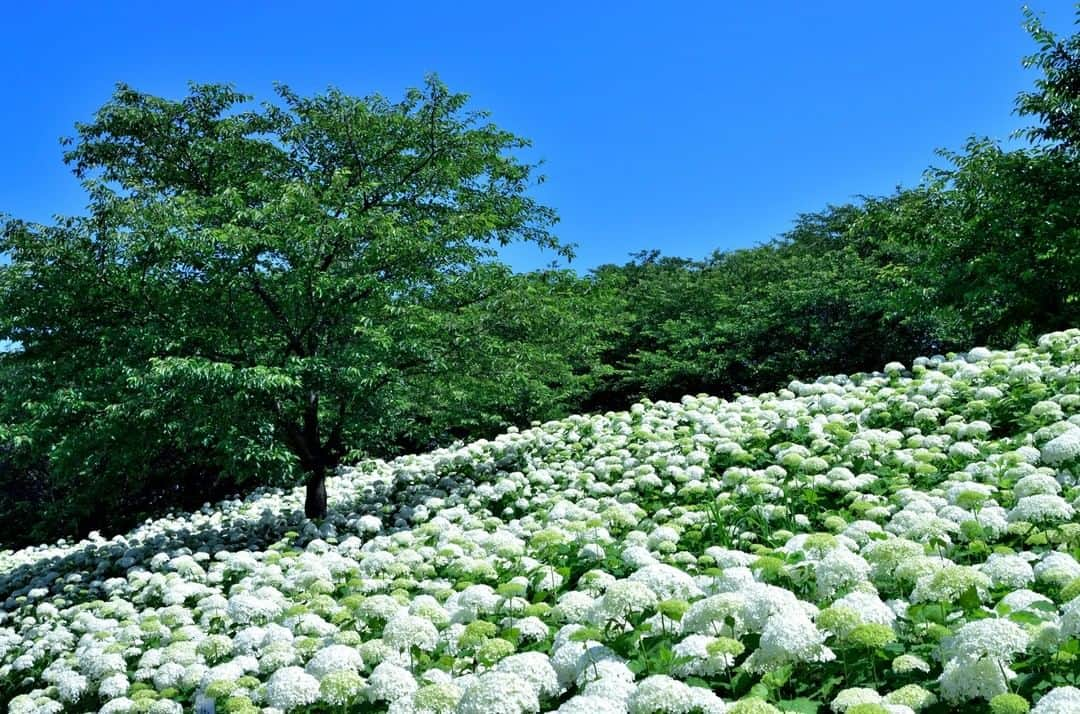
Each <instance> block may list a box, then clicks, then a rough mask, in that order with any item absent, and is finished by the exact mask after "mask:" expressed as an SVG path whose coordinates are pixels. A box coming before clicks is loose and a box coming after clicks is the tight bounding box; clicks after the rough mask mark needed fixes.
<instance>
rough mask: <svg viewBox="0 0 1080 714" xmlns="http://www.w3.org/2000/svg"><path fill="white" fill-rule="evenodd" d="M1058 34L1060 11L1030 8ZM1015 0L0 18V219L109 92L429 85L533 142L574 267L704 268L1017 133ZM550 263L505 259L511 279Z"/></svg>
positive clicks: (51, 189) (1020, 79)
mask: <svg viewBox="0 0 1080 714" xmlns="http://www.w3.org/2000/svg"><path fill="white" fill-rule="evenodd" d="M1032 4H1033V6H1034V7H1035V8H1036V9H1037V10H1039V11H1041V12H1043V13H1045V16H1046V19H1047V22H1048V24H1049V25H1050V27H1051V28H1052V29H1054V30H1055V31H1057V32H1059V33H1063V34H1069V33H1071V32H1072V31H1073V30H1074V27H1073V24H1072V23H1073V3H1072V2H1071V1H1070V0H1034V1H1033V2H1032ZM1020 7H1021V3H1020V2H1013V1H1012V0H1008V1H1006V0H949V1H947V2H941V1H940V0H936V1H926V0H909V1H908V2H903V3H899V2H889V3H886V2H874V1H867V0H862V1H861V2H841V1H839V0H834V1H822V2H805V1H795V0H791V1H784V2H781V1H779V0H773V1H769V0H759V1H757V2H752V3H751V2H747V3H736V2H698V3H678V2H665V3H659V2H650V3H637V2H618V3H608V2H582V1H580V0H579V1H578V2H572V3H570V2H567V3H564V2H547V1H545V2H542V3H506V2H502V3H473V2H466V1H462V2H453V3H408V2H397V3H369V2H348V3H344V2H343V3H318V2H308V3H268V2H263V3H240V2H229V1H227V0H218V1H217V2H213V3H208V2H183V3H134V2H132V3H116V2H94V3H74V2H69V3H60V2H50V1H48V0H42V1H41V2H30V3H22V4H19V5H15V4H11V5H10V6H9V7H7V8H6V9H5V19H4V22H5V25H6V28H7V31H6V32H5V41H4V43H3V44H2V45H0V64H2V66H3V67H4V74H5V80H4V103H5V109H4V111H3V112H0V142H2V145H0V156H2V157H3V171H0V213H7V214H9V215H14V216H18V217H22V218H27V219H31V220H38V221H47V220H49V218H50V216H51V215H53V214H56V213H62V214H63V213H78V212H80V211H81V210H82V207H83V205H84V200H83V194H82V191H81V189H80V187H79V185H78V182H77V181H76V180H75V179H74V177H72V176H71V175H70V173H69V172H68V170H67V168H66V167H65V166H64V165H63V163H62V161H61V149H60V146H59V143H58V139H59V137H61V136H63V135H69V134H71V133H72V125H73V123H74V122H75V121H78V120H85V119H88V118H89V117H90V116H91V114H92V113H93V111H94V109H96V108H97V107H98V106H100V105H101V104H102V103H103V102H104V101H105V100H106V99H107V98H108V96H109V94H110V92H111V90H112V86H113V84H114V83H115V82H117V81H124V82H127V83H129V84H131V85H133V86H135V87H136V88H137V89H140V90H143V91H148V92H153V93H158V94H164V95H169V96H181V95H182V94H183V92H184V89H185V84H186V82H187V81H188V80H195V81H199V82H209V81H224V82H231V83H233V84H235V85H236V86H237V87H238V88H239V89H241V90H242V91H245V92H248V93H251V94H254V95H256V97H257V98H269V97H270V96H271V92H272V83H273V82H275V81H281V82H285V83H287V84H289V85H291V86H293V87H294V88H295V89H297V90H298V91H300V92H303V93H309V92H314V91H318V90H321V89H324V88H325V87H326V86H328V85H335V86H338V87H340V88H342V89H343V90H345V91H348V92H350V93H354V94H368V93H372V92H380V93H383V94H385V95H387V96H389V97H392V98H396V97H398V96H400V94H401V93H402V91H403V90H404V88H405V87H408V86H414V85H418V84H420V83H421V81H422V79H423V76H424V74H425V73H427V72H430V71H435V72H438V73H439V74H440V76H441V77H442V79H443V80H444V81H445V82H446V83H447V84H448V85H449V86H450V88H451V89H452V90H455V91H463V92H467V93H469V94H471V95H472V97H473V106H475V107H477V108H485V109H488V110H490V111H491V112H492V115H493V117H492V118H493V120H494V121H495V122H496V123H498V124H500V125H502V126H504V127H505V128H507V129H510V130H512V131H514V132H516V133H518V134H522V135H524V136H527V137H529V138H531V139H532V140H533V142H534V145H535V146H534V149H533V150H532V152H531V154H530V156H532V157H533V158H543V159H544V160H545V162H546V166H545V169H544V172H545V173H546V175H547V177H548V181H547V183H546V184H545V185H544V186H543V187H541V188H540V189H539V190H538V191H537V192H536V195H537V196H538V197H539V198H541V199H542V200H543V201H544V202H546V203H547V204H548V205H551V206H553V207H554V208H555V209H557V210H558V211H559V213H560V215H561V217H562V222H561V223H560V224H559V226H558V234H559V236H560V237H561V238H562V239H564V240H566V241H569V242H573V243H576V244H578V249H577V251H578V259H577V260H575V261H574V263H573V264H572V266H573V267H575V268H577V269H579V270H586V269H588V268H590V267H593V266H596V265H599V264H601V263H606V262H624V261H625V260H626V259H627V256H628V254H629V253H631V252H633V251H637V250H642V249H647V248H659V249H661V250H663V252H665V253H667V254H672V255H683V256H689V257H701V256H704V255H707V254H708V253H710V252H711V251H713V250H715V249H733V248H740V247H747V246H751V245H754V244H757V243H759V242H762V241H764V240H768V239H769V238H771V237H774V236H776V235H777V234H779V233H781V232H783V231H784V230H786V229H787V228H788V227H790V225H791V222H792V219H793V218H794V217H795V216H796V215H797V214H798V213H800V212H806V211H814V210H818V209H821V208H823V207H824V206H825V205H826V204H828V203H842V202H845V201H848V200H851V199H852V198H853V197H854V196H856V195H857V194H881V193H888V192H891V191H892V189H893V188H894V187H896V186H897V185H901V184H902V185H913V184H915V183H917V182H918V180H919V178H920V175H921V172H922V171H923V169H925V168H926V167H927V166H928V165H929V164H931V163H934V162H935V161H938V160H937V159H936V157H935V156H934V149H935V148H937V147H949V148H959V147H960V146H961V145H962V143H963V141H964V139H965V138H966V137H967V136H969V135H972V134H976V135H987V136H991V137H998V138H1006V137H1007V136H1008V135H1009V133H1010V132H1011V131H1012V130H1013V129H1015V128H1016V127H1017V126H1019V125H1020V123H1021V122H1020V120H1019V119H1017V118H1016V117H1014V116H1012V115H1011V110H1012V102H1013V98H1014V97H1015V95H1016V93H1017V92H1018V91H1019V90H1021V89H1025V88H1028V87H1030V86H1031V84H1032V82H1033V81H1034V78H1035V76H1036V75H1035V73H1034V72H1033V71H1026V70H1024V69H1023V68H1022V66H1021V64H1020V60H1021V57H1022V56H1023V55H1025V54H1028V53H1029V52H1030V51H1032V49H1033V44H1032V43H1031V41H1030V40H1029V39H1028V37H1027V35H1026V34H1025V33H1024V31H1023V29H1022V22H1023V18H1022V15H1021V11H1020ZM551 257H552V256H551V255H550V254H549V255H546V256H545V255H540V254H538V252H537V251H535V250H533V249H531V248H526V247H516V248H511V249H508V250H507V251H506V252H505V258H506V259H507V260H508V261H510V262H511V264H513V265H514V266H515V267H516V268H519V269H530V268H534V267H538V266H540V265H543V264H544V263H546V262H547V261H549V260H550V259H551Z"/></svg>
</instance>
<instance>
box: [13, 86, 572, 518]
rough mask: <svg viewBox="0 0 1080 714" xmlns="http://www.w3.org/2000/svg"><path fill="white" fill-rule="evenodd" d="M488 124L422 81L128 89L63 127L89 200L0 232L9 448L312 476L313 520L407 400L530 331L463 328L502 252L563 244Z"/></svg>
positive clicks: (72, 458)
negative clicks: (261, 95) (353, 88)
mask: <svg viewBox="0 0 1080 714" xmlns="http://www.w3.org/2000/svg"><path fill="white" fill-rule="evenodd" d="M486 117H487V115H486V114H485V113H482V112H477V111H473V110H470V109H468V108H467V98H466V97H465V96H464V95H462V94H455V93H451V92H449V91H448V90H447V88H446V87H445V86H444V85H443V84H442V83H440V82H439V81H438V80H437V79H435V78H433V77H432V78H429V79H428V80H427V82H426V84H425V86H424V87H423V88H422V89H414V90H410V91H409V92H407V94H406V95H405V97H404V99H402V100H401V101H398V102H391V101H388V100H386V99H384V98H382V97H380V96H370V97H364V98H358V97H353V96H348V95H346V94H344V93H342V92H340V91H338V90H334V89H331V90H329V91H327V92H326V93H323V94H318V95H316V96H312V97H303V96H299V95H298V94H296V93H294V92H293V91H291V90H289V89H288V88H285V87H279V88H278V91H277V100H276V101H275V102H271V103H265V104H262V105H257V106H256V105H253V104H252V103H251V97H248V96H246V95H243V94H239V93H237V92H236V91H234V90H233V89H232V88H231V87H228V86H224V85H192V86H191V87H190V91H189V94H188V96H186V97H184V98H183V99H181V100H178V101H175V100H171V99H166V98H161V97H157V96H151V95H149V94H145V93H142V92H138V91H136V90H134V89H132V88H130V87H127V86H124V85H120V86H118V88H117V90H116V92H115V94H114V95H113V97H112V98H111V100H110V101H109V102H108V103H106V104H105V105H104V106H103V107H102V108H101V109H100V110H99V111H98V112H97V113H96V115H95V116H94V118H93V120H92V121H89V122H87V123H83V124H78V125H77V135H76V136H75V137H74V138H72V139H70V140H68V145H69V150H68V151H67V153H66V154H65V159H66V161H67V162H68V163H69V164H70V165H71V166H72V167H73V169H74V171H75V173H76V175H77V176H78V177H80V178H81V179H82V180H83V182H84V185H85V187H86V188H87V191H88V196H89V206H88V214H87V215H86V216H84V217H77V218H62V219H58V220H57V221H56V222H55V223H53V224H52V225H41V224H32V223H27V222H23V221H20V220H16V219H9V220H6V221H5V223H4V224H3V229H2V233H0V253H6V254H8V256H9V258H10V263H9V264H8V265H6V266H2V267H0V305H3V309H2V310H0V340H3V339H9V340H12V341H14V342H16V343H17V344H18V345H19V346H20V348H19V349H17V350H15V351H13V352H10V353H7V354H3V355H0V362H2V366H3V373H4V374H3V377H2V380H3V382H4V385H3V387H4V389H3V395H0V409H2V410H3V414H2V415H0V425H2V426H0V441H3V442H4V443H6V444H7V445H8V446H7V448H9V449H11V450H14V451H18V450H19V449H23V448H25V450H26V454H27V456H26V458H27V459H28V460H33V462H34V463H37V464H40V462H41V459H42V458H43V457H44V458H47V462H48V468H49V469H50V470H51V471H53V472H54V473H55V474H57V475H58V476H57V477H58V478H67V479H69V480H72V481H75V482H79V483H87V484H90V483H94V482H95V481H97V482H100V481H102V480H108V479H111V480H112V481H111V482H109V483H108V485H107V488H110V489H123V488H125V483H124V479H135V478H148V477H152V474H151V475H150V476H147V475H146V474H147V473H148V472H153V471H154V470H155V469H158V470H161V469H162V468H163V466H162V464H163V463H168V464H169V469H167V470H166V471H169V470H171V472H173V473H185V469H196V470H198V469H204V468H206V467H207V465H208V464H210V465H212V466H213V468H215V469H220V470H222V471H224V472H240V471H244V470H246V471H250V470H252V469H273V470H276V471H278V472H280V473H283V474H286V475H288V474H302V475H303V476H304V478H305V480H306V485H307V500H306V507H305V510H306V512H307V514H308V516H310V517H321V516H323V515H324V514H325V513H326V488H325V479H326V476H327V474H328V472H329V471H330V470H331V469H332V468H333V467H334V466H335V465H337V464H339V463H340V462H341V461H342V459H344V458H346V457H347V455H348V454H350V452H355V451H356V450H357V449H363V447H364V446H365V445H366V444H370V443H373V441H374V440H377V439H378V438H379V433H380V429H382V428H383V427H386V428H391V425H390V424H389V422H391V421H393V420H395V419H400V420H404V419H406V418H407V417H408V413H407V412H408V409H407V406H408V405H407V403H406V401H405V400H406V396H407V395H411V398H416V395H417V394H423V392H424V390H425V389H426V386H425V385H432V389H433V390H434V389H435V386H436V385H445V384H447V383H449V382H453V381H454V380H464V379H466V378H468V377H469V375H473V378H474V379H475V378H476V375H477V374H478V371H483V370H486V369H488V367H486V366H485V365H487V364H488V363H489V362H491V361H492V359H494V357H496V356H498V355H500V354H504V353H507V349H508V348H507V345H508V344H509V342H511V341H515V340H520V337H521V336H520V335H513V334H506V335H503V336H502V337H500V335H499V334H496V333H492V334H490V335H485V336H484V339H477V338H476V337H477V336H476V335H475V334H472V335H470V334H468V331H469V330H472V329H474V328H475V329H482V328H483V325H482V324H481V323H480V322H479V321H477V320H472V321H469V320H468V319H467V317H468V315H470V314H472V313H470V309H472V306H475V305H476V304H480V303H484V302H485V301H491V300H493V299H500V300H501V299H503V297H501V296H505V294H506V287H507V284H508V283H507V281H509V280H510V276H509V273H507V272H506V271H501V270H499V269H498V268H497V266H496V265H494V259H495V257H496V256H495V251H496V247H497V246H498V245H499V244H506V243H507V242H509V241H512V240H524V241H529V242H533V243H536V244H538V245H540V246H543V247H546V248H550V249H552V250H555V251H558V252H560V253H568V250H567V249H566V248H565V247H564V246H562V245H561V244H560V243H559V242H558V241H557V240H556V238H555V237H554V236H553V235H552V234H551V233H550V231H549V229H550V227H551V226H552V225H553V223H554V221H555V220H556V217H555V215H554V213H553V211H551V210H550V209H548V208H546V207H544V206H542V205H540V204H539V203H537V202H536V201H535V200H534V199H533V198H531V197H530V195H529V189H530V187H531V186H532V185H533V184H534V183H535V182H536V181H538V180H540V179H541V178H542V177H540V176H538V175H537V174H536V165H535V164H531V163H527V162H525V161H523V160H522V159H521V158H520V156H519V153H520V152H519V151H518V150H520V149H523V148H525V147H527V146H528V142H527V141H526V140H525V139H523V138H521V137H518V136H515V135H514V134H512V133H509V132H507V131H505V130H503V129H501V128H499V127H497V126H495V125H493V124H491V123H490V122H489V121H488V120H487V118H486ZM510 351H512V350H510ZM502 374H503V375H504V376H505V375H508V374H510V371H509V370H503V372H502ZM431 396H432V397H433V398H438V397H439V394H438V393H437V392H435V391H433V392H432V393H431ZM11 458H12V459H14V458H15V457H11ZM16 460H17V459H16Z"/></svg>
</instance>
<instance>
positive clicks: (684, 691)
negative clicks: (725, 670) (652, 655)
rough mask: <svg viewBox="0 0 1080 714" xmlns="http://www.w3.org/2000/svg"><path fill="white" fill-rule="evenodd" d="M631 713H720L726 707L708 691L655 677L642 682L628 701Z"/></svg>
mask: <svg viewBox="0 0 1080 714" xmlns="http://www.w3.org/2000/svg"><path fill="white" fill-rule="evenodd" d="M628 705H629V706H628V709H629V712H630V714H691V713H692V712H698V711H700V712H703V714H723V713H724V712H725V711H726V710H727V707H726V706H724V703H723V701H721V699H720V698H719V697H717V696H716V695H715V694H713V693H712V692H710V691H709V690H707V689H701V688H700V687H691V686H689V685H687V684H685V683H683V682H680V681H678V680H677V679H672V678H671V677H668V676H665V675H662V674H654V675H652V676H650V677H647V678H646V679H644V680H642V682H641V683H640V684H638V685H637V688H636V689H635V690H634V693H633V694H632V695H631V696H630V701H629V702H628Z"/></svg>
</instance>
